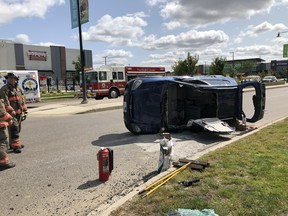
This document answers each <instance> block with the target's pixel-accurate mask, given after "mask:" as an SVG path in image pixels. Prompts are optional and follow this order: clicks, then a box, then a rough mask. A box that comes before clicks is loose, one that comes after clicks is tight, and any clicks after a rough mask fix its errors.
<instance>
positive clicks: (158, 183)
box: [138, 162, 192, 197]
mask: <svg viewBox="0 0 288 216" xmlns="http://www.w3.org/2000/svg"><path fill="white" fill-rule="evenodd" d="M191 163H192V162H188V163H186V164H185V165H183V166H181V167H180V168H178V169H176V170H174V171H173V172H171V173H169V174H168V175H166V176H164V177H162V178H161V179H159V180H157V181H156V182H154V183H153V184H151V185H149V186H148V187H146V188H144V189H143V190H141V191H139V193H138V194H143V193H144V192H147V191H148V192H147V193H145V194H144V195H142V197H146V196H148V195H149V194H151V193H153V192H154V191H155V190H157V189H158V188H159V187H161V186H162V185H163V184H165V183H166V182H167V181H169V180H170V179H172V178H173V177H174V176H176V175H177V174H178V173H180V172H181V171H183V170H184V169H186V168H187V167H188V166H189V165H190V164H191Z"/></svg>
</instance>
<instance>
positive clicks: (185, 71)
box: [172, 52, 199, 76]
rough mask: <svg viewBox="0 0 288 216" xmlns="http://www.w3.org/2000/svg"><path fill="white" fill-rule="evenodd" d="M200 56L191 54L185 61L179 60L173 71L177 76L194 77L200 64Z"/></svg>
mask: <svg viewBox="0 0 288 216" xmlns="http://www.w3.org/2000/svg"><path fill="white" fill-rule="evenodd" d="M198 60H199V58H198V56H191V55H190V52H188V54H187V58H186V59H185V60H180V59H179V60H178V62H176V63H175V64H174V65H173V66H172V69H173V71H174V73H175V75H177V76H183V75H188V76H193V75H194V74H196V72H197V68H196V64H197V63H198Z"/></svg>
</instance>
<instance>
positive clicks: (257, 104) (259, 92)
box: [237, 81, 266, 123]
mask: <svg viewBox="0 0 288 216" xmlns="http://www.w3.org/2000/svg"><path fill="white" fill-rule="evenodd" d="M247 87H251V88H254V90H255V95H253V97H252V101H253V106H254V114H253V116H252V117H251V118H246V120H247V122H251V123H253V122H257V121H258V120H260V119H262V118H263V116H264V110H265V100H266V89H265V85H264V84H263V83H259V82H254V81H253V82H247V83H243V84H241V85H239V86H238V107H237V110H238V111H237V118H238V119H242V116H243V115H244V116H245V113H244V111H243V91H244V89H245V88H246V89H247ZM245 117H246V116H245Z"/></svg>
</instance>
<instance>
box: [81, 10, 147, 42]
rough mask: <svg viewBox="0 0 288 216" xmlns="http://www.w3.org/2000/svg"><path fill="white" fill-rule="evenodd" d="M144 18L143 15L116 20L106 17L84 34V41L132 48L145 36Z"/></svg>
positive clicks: (133, 15)
mask: <svg viewBox="0 0 288 216" xmlns="http://www.w3.org/2000/svg"><path fill="white" fill-rule="evenodd" d="M143 16H144V14H143V13H135V14H132V15H127V16H122V17H115V18H113V17H111V16H110V15H105V16H103V17H101V19H100V20H99V21H98V22H97V24H96V25H94V26H91V27H90V28H89V29H88V31H87V32H83V39H84V40H88V41H101V42H108V43H111V45H114V46H116V45H118V46H131V45H132V44H133V43H136V42H137V41H138V39H139V38H140V37H141V36H143V35H144V30H143V27H145V26H147V23H146V21H144V20H143V19H142V17H143Z"/></svg>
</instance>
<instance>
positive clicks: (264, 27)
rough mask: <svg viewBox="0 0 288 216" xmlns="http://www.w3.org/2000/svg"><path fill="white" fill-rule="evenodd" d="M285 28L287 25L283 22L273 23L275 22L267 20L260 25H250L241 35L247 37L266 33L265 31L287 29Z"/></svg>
mask: <svg viewBox="0 0 288 216" xmlns="http://www.w3.org/2000/svg"><path fill="white" fill-rule="evenodd" d="M285 29H287V26H285V25H284V24H282V23H279V24H275V25H273V24H271V23H269V22H267V21H265V22H263V23H261V24H259V25H256V26H253V25H250V26H248V27H247V29H246V31H241V33H240V35H239V36H240V37H245V36H251V37H256V36H258V35H259V34H261V33H264V32H270V31H276V32H277V31H281V30H285Z"/></svg>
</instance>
